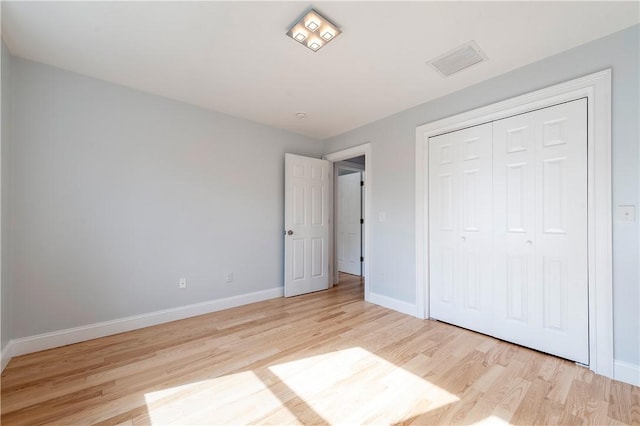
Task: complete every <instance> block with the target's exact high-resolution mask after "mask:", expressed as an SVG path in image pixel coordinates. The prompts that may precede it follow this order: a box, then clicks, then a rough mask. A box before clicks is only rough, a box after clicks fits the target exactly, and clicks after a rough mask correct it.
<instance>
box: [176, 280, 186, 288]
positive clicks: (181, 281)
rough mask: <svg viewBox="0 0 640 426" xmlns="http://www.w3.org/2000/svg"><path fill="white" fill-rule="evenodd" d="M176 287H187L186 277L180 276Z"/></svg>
mask: <svg viewBox="0 0 640 426" xmlns="http://www.w3.org/2000/svg"><path fill="white" fill-rule="evenodd" d="M178 288H187V279H186V278H180V281H178Z"/></svg>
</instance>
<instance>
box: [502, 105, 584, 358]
mask: <svg viewBox="0 0 640 426" xmlns="http://www.w3.org/2000/svg"><path fill="white" fill-rule="evenodd" d="M494 161H495V164H494V181H495V184H496V190H495V198H494V207H495V215H494V219H495V222H494V229H495V234H494V258H495V265H496V276H495V283H496V295H497V297H496V300H497V301H498V303H497V305H496V308H497V314H498V320H497V321H496V330H495V336H497V337H500V338H503V339H505V340H510V341H512V342H515V343H520V344H522V345H525V346H530V347H533V348H535V349H539V350H541V351H544V352H548V353H552V354H554V355H558V356H561V357H564V358H568V359H571V360H574V361H578V362H581V363H583V364H588V363H589V340H588V331H589V328H588V319H589V310H588V309H589V306H588V303H589V302H588V277H587V267H588V264H587V262H588V261H587V104H586V100H585V99H579V100H576V101H573V102H569V103H565V104H561V105H556V106H553V107H549V108H544V109H541V110H537V111H534V112H531V113H528V114H523V115H519V116H515V117H511V118H507V119H504V120H499V121H496V122H495V123H494Z"/></svg>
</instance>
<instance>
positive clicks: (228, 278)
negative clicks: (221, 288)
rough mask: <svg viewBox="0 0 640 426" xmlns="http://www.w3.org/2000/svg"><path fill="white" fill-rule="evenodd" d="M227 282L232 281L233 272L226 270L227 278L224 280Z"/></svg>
mask: <svg viewBox="0 0 640 426" xmlns="http://www.w3.org/2000/svg"><path fill="white" fill-rule="evenodd" d="M225 281H226V282H228V283H232V282H233V272H228V273H227V278H226V280H225Z"/></svg>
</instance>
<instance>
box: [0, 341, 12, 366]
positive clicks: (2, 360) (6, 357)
mask: <svg viewBox="0 0 640 426" xmlns="http://www.w3.org/2000/svg"><path fill="white" fill-rule="evenodd" d="M12 346H13V344H12V343H11V342H9V343H7V346H5V347H4V349H2V353H0V373H2V372H3V371H4V368H5V367H6V366H7V364H9V361H11V356H12V353H11V347H12Z"/></svg>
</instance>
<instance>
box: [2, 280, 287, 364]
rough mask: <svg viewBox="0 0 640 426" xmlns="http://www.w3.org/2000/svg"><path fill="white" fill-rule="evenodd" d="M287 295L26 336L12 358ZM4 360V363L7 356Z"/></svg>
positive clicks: (257, 295) (246, 297)
mask: <svg viewBox="0 0 640 426" xmlns="http://www.w3.org/2000/svg"><path fill="white" fill-rule="evenodd" d="M283 295H284V288H283V287H276V288H271V289H268V290H262V291H256V292H253V293H247V294H241V295H238V296H232V297H227V298H224V299H216V300H210V301H207V302H202V303H195V304H193V305H187V306H181V307H179V308H172V309H165V310H162V311H156V312H150V313H147V314H142V315H135V316H131V317H126V318H120V319H116V320H112V321H104V322H99V323H95V324H89V325H84V326H81V327H74V328H68V329H66V330H60V331H54V332H51V333H44V334H39V335H37V336H30V337H23V338H20V339H15V340H11V342H10V343H9V346H10V354H11V355H12V356H20V355H24V354H28V353H32V352H38V351H43V350H45V349H51V348H56V347H59V346H65V345H70V344H72V343H78V342H83V341H85V340H91V339H97V338H99V337H105V336H110V335H112V334H118V333H124V332H126V331H131V330H137V329H139V328H144V327H150V326H152V325H157V324H163V323H166V322H171V321H177V320H181V319H185V318H190V317H195V316H198V315H204V314H209V313H212V312H217V311H221V310H224V309H229V308H235V307H236V306H242V305H248V304H249V303H255V302H261V301H263V300H269V299H276V298H279V297H283ZM2 360H3V363H4V354H3V357H2ZM7 362H8V361H7Z"/></svg>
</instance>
